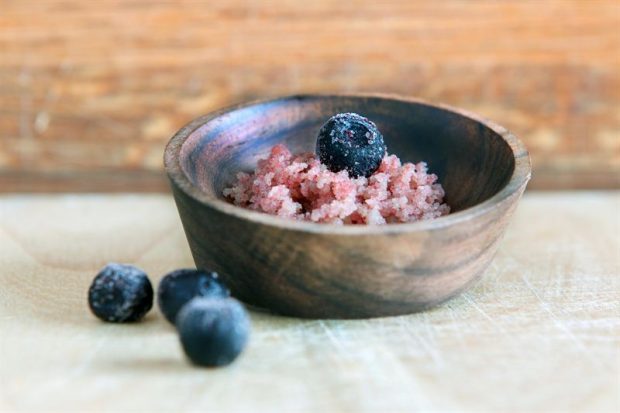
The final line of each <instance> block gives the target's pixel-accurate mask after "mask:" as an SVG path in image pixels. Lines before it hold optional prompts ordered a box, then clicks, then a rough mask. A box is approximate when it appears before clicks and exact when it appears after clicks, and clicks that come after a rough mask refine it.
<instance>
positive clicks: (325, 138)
mask: <svg viewBox="0 0 620 413" xmlns="http://www.w3.org/2000/svg"><path fill="white" fill-rule="evenodd" d="M316 153H317V155H318V156H319V159H320V160H321V162H322V163H323V164H325V165H326V166H327V167H328V168H329V170H330V171H332V172H339V171H342V170H347V171H348V172H349V176H351V177H353V178H357V177H359V176H366V177H368V176H370V175H372V173H373V172H374V171H376V170H377V168H378V167H379V165H380V164H381V160H382V159H383V156H384V155H385V143H384V142H383V135H381V132H379V130H378V129H377V126H376V125H375V124H374V123H373V122H371V121H370V120H368V119H366V118H365V117H363V116H360V115H358V114H356V113H340V114H338V115H335V116H332V117H331V118H330V119H329V120H328V121H327V122H326V123H325V124H324V125H323V126H322V127H321V130H320V131H319V136H318V138H317V141H316Z"/></svg>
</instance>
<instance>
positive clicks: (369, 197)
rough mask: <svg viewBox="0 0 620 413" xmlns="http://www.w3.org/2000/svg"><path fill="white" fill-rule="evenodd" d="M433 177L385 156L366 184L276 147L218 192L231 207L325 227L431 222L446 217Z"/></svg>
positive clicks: (419, 167)
mask: <svg viewBox="0 0 620 413" xmlns="http://www.w3.org/2000/svg"><path fill="white" fill-rule="evenodd" d="M444 195H445V193H444V190H443V188H442V187H441V185H440V184H439V183H437V176H436V175H434V174H429V173H427V166H426V163H425V162H419V163H417V164H413V163H408V162H406V163H404V164H402V163H401V161H400V159H399V158H398V157H397V156H396V155H386V156H385V157H384V158H383V160H382V161H381V165H380V166H379V168H378V169H377V170H376V171H375V172H374V173H373V174H372V175H371V176H370V177H368V178H365V177H363V176H362V177H359V178H351V177H349V174H348V173H347V171H340V172H332V171H330V170H329V169H327V167H326V166H325V165H323V164H322V163H321V162H320V161H319V160H318V159H317V157H316V156H315V155H314V154H313V153H302V154H299V155H295V156H294V155H292V154H291V152H290V151H289V150H288V148H287V147H286V146H284V145H282V144H279V145H276V146H274V147H273V148H272V149H271V153H270V154H269V157H267V158H266V159H262V160H259V161H258V166H257V168H256V170H255V171H254V173H251V174H248V173H245V172H239V173H238V174H237V182H235V184H234V185H232V186H231V187H230V188H226V189H224V196H225V197H226V198H228V199H229V200H231V201H232V202H233V203H234V204H235V205H238V206H241V207H244V208H248V209H252V210H255V211H261V212H265V213H268V214H271V215H277V216H281V217H284V218H290V219H296V220H303V221H312V222H321V223H330V224H386V223H398V222H414V221H419V220H424V219H432V218H437V217H440V216H442V215H446V214H448V213H449V212H450V207H449V206H448V205H447V204H445V203H444V202H443V198H444Z"/></svg>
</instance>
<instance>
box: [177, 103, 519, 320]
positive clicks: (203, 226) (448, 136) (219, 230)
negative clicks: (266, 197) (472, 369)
mask: <svg viewBox="0 0 620 413" xmlns="http://www.w3.org/2000/svg"><path fill="white" fill-rule="evenodd" d="M343 112H356V113H364V114H365V115H366V116H368V117H369V118H371V119H373V120H374V122H376V124H377V127H378V128H379V129H380V130H381V131H382V133H383V135H384V138H385V142H386V144H387V146H388V148H391V149H392V150H393V151H394V152H395V153H398V154H399V155H400V158H401V159H402V160H403V161H408V162H419V161H420V160H422V159H423V160H424V161H426V162H428V166H429V170H430V171H431V172H432V173H436V174H437V176H438V177H439V182H441V183H442V185H443V187H444V189H445V191H446V197H445V201H446V203H447V204H448V205H450V208H451V213H450V215H448V216H447V217H442V218H441V219H437V220H431V221H423V222H418V223H413V224H394V225H384V226H366V225H361V226H353V225H345V226H337V225H324V224H319V225H317V224H315V223H308V222H297V221H293V220H283V219H282V218H278V217H273V216H270V215H268V214H263V213H257V212H256V211H249V210H247V209H242V208H239V207H236V206H233V205H232V204H231V203H229V202H228V201H226V200H225V199H224V197H223V195H222V191H223V189H224V188H225V187H227V186H229V185H231V184H232V182H234V177H235V176H236V174H237V173H238V172H239V171H252V170H254V169H255V168H256V162H257V159H258V158H260V157H263V158H264V157H266V155H267V154H268V152H269V150H270V149H271V147H272V146H273V145H275V144H278V143H284V144H286V146H287V147H289V148H290V149H291V151H292V152H293V153H297V152H308V151H312V150H313V148H314V145H315V138H314V133H315V131H316V130H318V129H319V128H320V127H321V124H322V123H323V122H324V119H326V118H329V117H330V115H331V114H332V113H343ZM412 137H415V139H414V138H412ZM165 164H166V172H167V173H168V175H169V177H170V182H171V184H172V188H173V195H174V198H175V201H176V204H177V206H178V209H179V215H180V217H181V221H182V222H183V226H184V228H185V233H186V235H187V239H188V241H189V245H190V248H191V250H192V254H193V256H194V260H195V262H196V266H198V267H199V268H211V269H214V270H216V271H217V272H218V273H220V275H221V276H222V279H223V280H224V281H226V282H227V283H228V285H229V287H230V289H231V291H232V293H233V294H234V295H236V296H238V297H239V298H241V299H242V300H244V301H246V302H248V303H251V304H253V305H256V306H259V307H262V308H267V309H269V310H272V311H277V312H278V313H280V314H284V315H289V316H298V317H308V318H366V317H377V316H386V315H396V314H407V313H411V312H413V311H420V310H423V309H426V308H429V307H431V306H433V305H437V304H439V303H441V302H443V301H445V300H447V299H448V298H450V297H452V296H454V295H455V294H458V293H459V292H461V291H463V290H464V289H465V288H467V287H468V286H470V285H471V284H472V283H473V282H474V281H475V280H476V279H477V278H478V277H480V276H481V275H482V273H483V272H484V270H485V269H486V268H487V267H488V265H489V264H490V262H491V259H492V258H493V256H494V254H495V251H496V250H497V246H498V244H499V241H500V239H501V237H502V235H503V233H504V230H505V229H506V226H507V225H508V222H509V219H510V217H511V215H512V212H513V211H514V209H515V208H516V206H517V202H518V201H519V199H520V197H521V194H522V193H523V191H524V190H525V186H526V185H527V182H528V181H529V178H530V172H531V167H530V160H529V156H528V153H527V151H526V150H525V148H524V147H523V144H522V143H521V142H519V141H518V139H517V138H516V137H515V136H514V135H511V134H510V133H509V132H507V131H506V130H505V129H504V128H503V127H501V126H498V125H494V124H491V123H488V122H484V121H483V120H481V119H476V118H473V117H470V116H468V114H466V113H462V112H459V111H456V110H450V109H448V108H442V107H437V106H433V105H429V104H427V103H424V102H420V101H416V100H410V99H400V98H396V97H389V98H388V97H385V96H376V95H353V96H343V95H338V96H324V95H321V96H317V95H304V96H292V97H287V98H282V99H276V100H270V101H265V102H262V103H259V104H253V105H244V106H240V107H236V108H233V109H230V110H225V111H221V112H219V113H217V114H213V115H209V116H205V117H202V118H199V119H197V120H196V121H195V122H193V123H192V124H190V125H188V126H187V127H185V128H183V129H182V130H181V131H180V132H179V133H178V134H176V135H175V136H174V138H173V139H172V140H171V141H170V143H169V144H168V146H167V148H166V155H165ZM485 201H488V202H487V204H486V206H485V205H484V202H485Z"/></svg>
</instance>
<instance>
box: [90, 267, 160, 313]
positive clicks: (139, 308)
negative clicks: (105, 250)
mask: <svg viewBox="0 0 620 413" xmlns="http://www.w3.org/2000/svg"><path fill="white" fill-rule="evenodd" d="M88 305H89V306H90V309H91V311H92V312H93V314H95V315H96V316H97V317H99V318H100V319H102V320H104V321H110V322H113V323H125V322H130V321H137V320H140V319H141V318H142V317H144V315H145V314H146V313H147V312H148V311H149V310H150V309H151V307H152V306H153V287H152V286H151V282H150V281H149V279H148V277H147V275H146V273H145V272H144V271H142V270H141V269H139V268H136V267H134V266H132V265H126V264H116V263H110V264H108V265H106V266H105V267H103V269H102V270H101V271H100V272H99V274H97V276H96V277H95V279H94V280H93V283H92V284H91V286H90V289H89V290H88Z"/></svg>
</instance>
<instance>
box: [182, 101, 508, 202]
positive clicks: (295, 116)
mask: <svg viewBox="0 0 620 413" xmlns="http://www.w3.org/2000/svg"><path fill="white" fill-rule="evenodd" d="M340 112H356V113H359V114H361V115H363V116H366V117H367V118H369V119H370V120H372V121H374V122H375V123H376V124H377V126H378V128H379V130H380V131H381V132H382V133H383V136H384V138H385V142H386V145H387V148H388V152H389V153H391V154H396V155H398V156H399V157H400V158H401V160H403V161H407V162H419V161H425V162H427V163H428V166H429V171H430V172H432V173H435V174H437V175H438V177H439V182H440V183H441V184H442V185H443V187H444V189H445V191H446V199H445V200H446V202H447V203H448V205H450V207H451V210H452V211H453V212H456V211H460V210H463V209H466V208H469V207H471V206H474V205H476V204H478V203H480V202H483V201H485V200H486V199H488V198H490V197H492V196H493V195H495V194H496V193H497V192H499V191H500V190H501V189H502V188H503V187H504V186H505V185H506V184H507V183H508V181H509V180H510V177H511V176H512V174H513V171H514V168H515V160H514V155H513V152H512V150H511V148H510V146H509V145H508V143H507V142H506V141H505V140H504V139H502V137H501V136H500V135H499V134H498V133H497V132H495V131H493V130H492V129H491V128H489V127H487V126H485V125H484V124H483V123H481V122H479V121H477V120H475V119H472V118H469V117H467V116H464V115H461V114H459V113H457V112H453V111H451V110H448V109H443V108H438V107H434V106H430V105H427V104H424V103H421V102H414V101H406V100H398V99H390V98H381V97H348V96H308V97H289V98H283V99H278V100H274V101H269V102H264V103H258V104H254V105H250V106H245V107H241V108H239V109H235V110H232V111H224V112H221V113H220V114H218V115H216V116H214V117H212V118H211V119H210V120H208V121H207V122H206V123H205V124H204V125H202V126H200V127H199V128H198V129H196V130H195V131H193V132H192V133H191V134H190V136H189V137H188V139H187V140H186V141H185V142H184V143H183V146H182V147H181V150H180V156H179V163H180V166H181V168H182V169H183V171H184V173H185V175H186V176H187V178H188V179H189V181H190V182H191V183H192V184H193V185H195V186H197V187H198V188H200V189H201V190H202V191H203V192H204V194H205V195H206V196H208V197H213V198H217V199H223V197H222V195H221V194H222V190H223V189H224V188H225V187H226V186H228V185H230V184H231V183H232V182H233V181H234V179H235V175H236V173H237V172H239V171H250V170H252V169H253V168H254V167H255V166H256V162H257V160H258V159H259V158H261V157H265V156H266V155H267V154H268V152H269V150H270V148H271V147H272V146H273V145H275V144H276V143H280V142H282V143H285V144H286V145H287V146H288V147H289V148H290V149H291V151H292V152H293V153H297V152H307V151H314V145H315V140H316V134H317V132H318V130H319V128H320V127H321V125H322V124H323V123H324V122H325V121H327V119H328V118H329V117H330V116H332V115H334V114H336V113H340Z"/></svg>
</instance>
